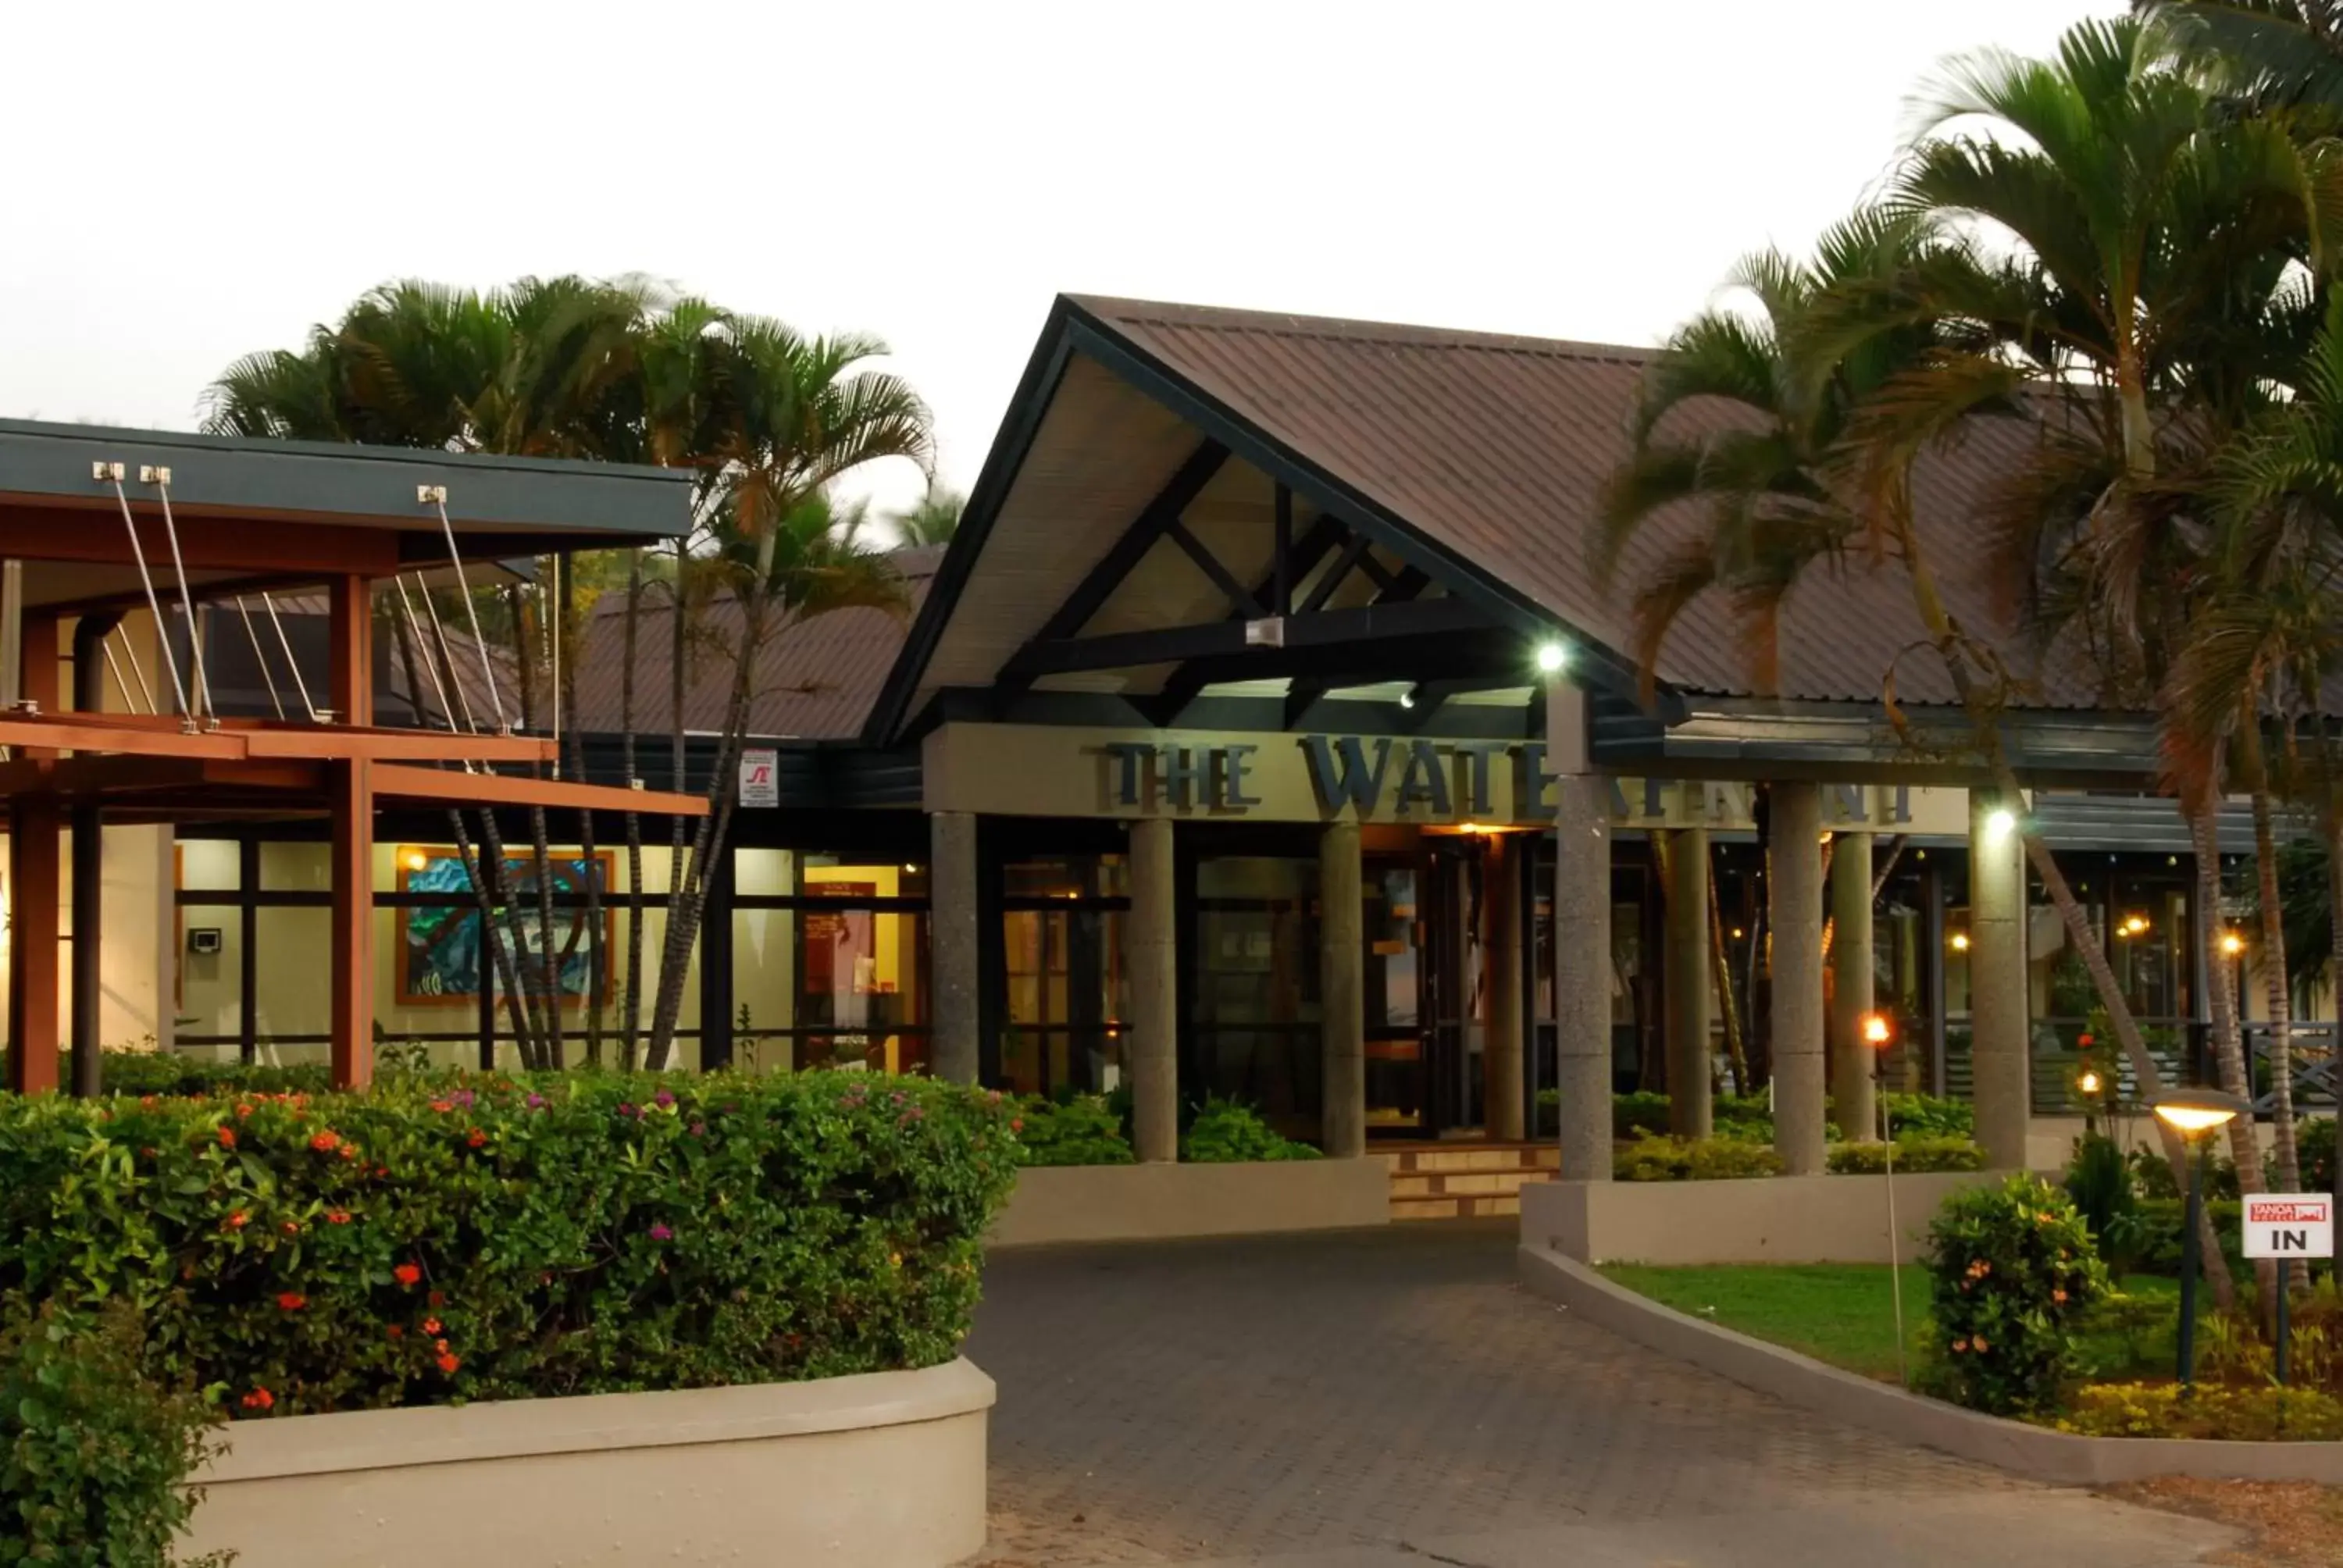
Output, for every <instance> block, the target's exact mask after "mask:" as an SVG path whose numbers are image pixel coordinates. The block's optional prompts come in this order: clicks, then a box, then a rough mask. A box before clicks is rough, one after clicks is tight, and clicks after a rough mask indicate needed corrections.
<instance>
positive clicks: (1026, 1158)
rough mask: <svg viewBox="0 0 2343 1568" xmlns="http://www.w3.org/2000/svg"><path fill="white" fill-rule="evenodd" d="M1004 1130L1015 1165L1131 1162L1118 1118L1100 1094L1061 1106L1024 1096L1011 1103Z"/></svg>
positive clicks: (1079, 1097)
mask: <svg viewBox="0 0 2343 1568" xmlns="http://www.w3.org/2000/svg"><path fill="white" fill-rule="evenodd" d="M1010 1130H1011V1131H1013V1132H1015V1133H1016V1134H1017V1162H1018V1163H1019V1164H1020V1165H1128V1164H1130V1163H1131V1161H1132V1160H1133V1158H1134V1156H1133V1155H1132V1153H1131V1141H1130V1140H1129V1139H1127V1138H1125V1137H1124V1136H1123V1132H1122V1119H1121V1117H1119V1116H1117V1115H1116V1114H1115V1113H1114V1111H1113V1109H1112V1108H1111V1106H1109V1105H1108V1103H1107V1101H1106V1100H1105V1098H1104V1097H1103V1096H1101V1095H1096V1094H1078V1095H1075V1096H1074V1097H1072V1098H1071V1099H1070V1100H1067V1101H1062V1102H1061V1101H1054V1100H1051V1099H1049V1098H1048V1097H1047V1096H1044V1095H1039V1094H1034V1095H1029V1096H1027V1097H1026V1098H1024V1099H1022V1100H1020V1101H1018V1102H1017V1104H1016V1107H1015V1114H1014V1117H1013V1119H1012V1120H1011V1122H1010Z"/></svg>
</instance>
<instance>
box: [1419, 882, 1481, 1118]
mask: <svg viewBox="0 0 2343 1568" xmlns="http://www.w3.org/2000/svg"><path fill="white" fill-rule="evenodd" d="M1423 844H1424V854H1423V870H1422V873H1421V875H1422V878H1423V916H1424V918H1423V960H1424V961H1423V1060H1424V1080H1425V1128H1424V1131H1427V1132H1429V1133H1431V1134H1433V1136H1435V1137H1436V1136H1438V1135H1439V1134H1441V1133H1443V1132H1449V1131H1456V1130H1458V1129H1462V1128H1468V1127H1477V1126H1478V1125H1480V1121H1481V1092H1480V1090H1481V1053H1480V1046H1481V1029H1480V1021H1479V1020H1480V1018H1481V1006H1482V1001H1483V998H1482V995H1481V991H1482V986H1483V980H1484V977H1485V976H1486V974H1487V973H1488V965H1487V963H1486V961H1485V960H1486V956H1487V955H1486V954H1485V953H1484V952H1483V950H1482V942H1481V917H1482V907H1481V891H1482V875H1481V872H1482V855H1481V841H1480V840H1479V839H1473V838H1459V839H1445V838H1442V839H1424V840H1423Z"/></svg>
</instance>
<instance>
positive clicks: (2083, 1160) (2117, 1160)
mask: <svg viewBox="0 0 2343 1568" xmlns="http://www.w3.org/2000/svg"><path fill="white" fill-rule="evenodd" d="M2065 1185H2066V1196H2067V1197H2069V1198H2071V1199H2073V1200H2074V1203H2075V1209H2076V1211H2077V1213H2079V1214H2081V1215H2082V1216H2083V1223H2084V1224H2086V1225H2087V1226H2089V1227H2090V1231H2091V1235H2092V1237H2093V1239H2094V1240H2095V1241H2097V1243H2098V1248H2099V1260H2100V1261H2102V1262H2104V1263H2106V1264H2107V1268H2108V1269H2109V1270H2110V1271H2113V1272H2115V1273H2117V1274H2119V1275H2120V1274H2126V1273H2129V1272H2130V1271H2131V1270H2130V1265H2131V1264H2132V1263H2133V1262H2134V1261H2136V1260H2137V1256H2138V1251H2139V1226H2138V1225H2137V1221H2136V1216H2137V1212H2138V1208H2139V1201H2138V1200H2137V1198H2136V1197H2134V1196H2133V1192H2132V1172H2131V1162H2130V1161H2128V1160H2127V1159H2126V1158H2125V1155H2124V1151H2123V1150H2122V1148H2121V1147H2120V1146H2119V1145H2118V1144H2117V1142H2116V1141H2115V1140H2114V1139H2112V1138H2108V1137H2106V1136H2104V1135H2102V1134H2100V1133H2097V1132H2087V1133H2085V1134H2084V1135H2083V1136H2082V1137H2080V1138H2077V1140H2075V1152H2074V1154H2073V1155H2072V1156H2071V1157H2070V1158H2069V1159H2068V1160H2067V1161H2066V1178H2065Z"/></svg>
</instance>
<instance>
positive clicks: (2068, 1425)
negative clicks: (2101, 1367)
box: [2056, 1382, 2343, 1442]
mask: <svg viewBox="0 0 2343 1568" xmlns="http://www.w3.org/2000/svg"><path fill="white" fill-rule="evenodd" d="M2056 1424H2057V1427H2058V1430H2059V1431H2061V1432H2081V1433H2083V1434H2084V1435H2085V1436H2087V1437H2186V1438H2226V1439H2232V1440H2236V1439H2242V1440H2245V1441H2247V1442H2270V1441H2273V1440H2286V1441H2294V1442H2333V1441H2335V1440H2336V1439H2338V1438H2343V1402H2338V1401H2337V1400H2336V1399H2335V1398H2334V1396H2333V1395H2331V1394H2326V1393H2321V1392H2318V1390H2317V1389H2308V1388H2273V1387H2268V1386H2265V1387H2260V1388H2223V1387H2220V1386H2218V1385H2217V1384H2216V1385H2210V1386H2207V1385H2204V1384H2199V1385H2198V1386H2197V1389H2196V1390H2195V1391H2194V1392H2190V1393H2187V1394H2183V1393H2182V1392H2181V1391H2180V1387H2179V1385H2178V1384H2177V1383H2139V1382H2117V1383H2092V1384H2089V1385H2087V1386H2086V1387H2084V1388H2081V1389H2078V1390H2077V1391H2076V1392H2075V1393H2074V1395H2073V1397H2072V1398H2071V1399H2070V1401H2069V1402H2068V1404H2067V1407H2066V1411H2065V1412H2063V1413H2061V1414H2060V1416H2059V1417H2058V1420H2057V1422H2056Z"/></svg>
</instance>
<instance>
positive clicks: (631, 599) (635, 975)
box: [618, 546, 643, 1072]
mask: <svg viewBox="0 0 2343 1568" xmlns="http://www.w3.org/2000/svg"><path fill="white" fill-rule="evenodd" d="M642 609H643V552H642V548H641V547H640V546H638V547H636V548H633V549H631V550H628V552H627V619H626V632H625V639H626V640H625V652H624V654H623V656H622V659H621V663H620V668H619V672H618V748H619V752H618V759H619V763H618V765H619V771H620V773H622V774H623V775H624V776H625V779H626V786H627V788H628V789H633V788H634V787H635V778H636V774H635V639H636V638H637V636H638V634H639V631H640V629H641V626H642ZM621 1009H622V1010H621V1011H620V1013H619V1015H618V1031H619V1034H620V1037H621V1041H622V1043H621V1045H620V1047H619V1049H620V1051H621V1053H622V1060H621V1061H620V1065H621V1066H622V1067H624V1068H625V1069H626V1070H628V1072H632V1071H633V1070H635V1065H636V1055H635V1050H636V1047H637V1045H638V1044H639V1042H640V1040H641V1038H642V1023H643V818H642V813H641V812H639V811H629V812H628V813H627V992H626V998H625V1000H624V1001H623V1002H622V1003H621Z"/></svg>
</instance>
